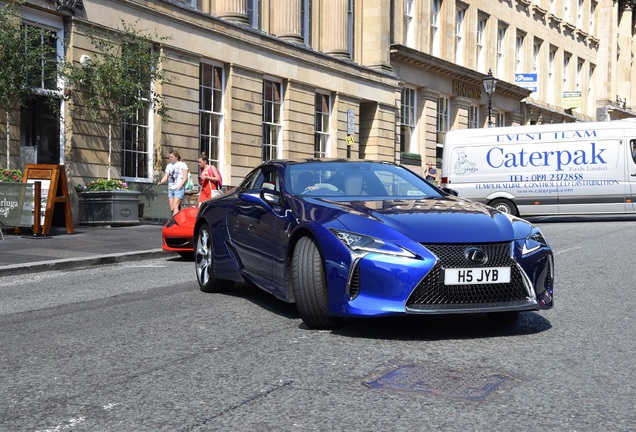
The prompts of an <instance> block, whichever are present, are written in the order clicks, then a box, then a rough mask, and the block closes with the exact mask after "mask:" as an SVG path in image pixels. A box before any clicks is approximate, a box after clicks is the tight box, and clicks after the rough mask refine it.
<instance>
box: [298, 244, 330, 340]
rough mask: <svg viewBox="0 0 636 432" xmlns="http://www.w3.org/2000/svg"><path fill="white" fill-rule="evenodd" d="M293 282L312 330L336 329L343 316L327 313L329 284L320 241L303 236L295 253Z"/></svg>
mask: <svg viewBox="0 0 636 432" xmlns="http://www.w3.org/2000/svg"><path fill="white" fill-rule="evenodd" d="M292 285H293V290H294V298H295V299H296V308H297V309H298V314H299V315H300V317H301V318H302V320H303V321H304V323H305V324H306V325H307V327H309V328H311V329H328V328H334V327H337V326H338V325H340V324H341V319H339V318H336V317H333V316H330V315H328V314H327V302H328V294H327V284H326V279H325V270H324V268H323V265H322V258H321V256H320V252H319V251H318V247H317V246H316V243H314V241H313V240H312V239H310V238H308V237H303V238H301V239H300V240H299V241H298V243H297V244H296V247H295V248H294V253H293V256H292Z"/></svg>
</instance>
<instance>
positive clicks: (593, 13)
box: [590, 1, 596, 36]
mask: <svg viewBox="0 0 636 432" xmlns="http://www.w3.org/2000/svg"><path fill="white" fill-rule="evenodd" d="M590 34H591V35H592V36H596V2H594V1H593V2H591V3H590Z"/></svg>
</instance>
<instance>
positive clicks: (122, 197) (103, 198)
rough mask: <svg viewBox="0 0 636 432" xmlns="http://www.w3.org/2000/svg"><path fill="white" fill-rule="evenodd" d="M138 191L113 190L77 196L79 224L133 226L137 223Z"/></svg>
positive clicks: (83, 193) (84, 193)
mask: <svg viewBox="0 0 636 432" xmlns="http://www.w3.org/2000/svg"><path fill="white" fill-rule="evenodd" d="M139 195H141V192H139V191H129V190H125V191H122V190H115V191H95V192H82V193H80V194H78V201H79V223H80V224H83V225H134V224H138V223H139Z"/></svg>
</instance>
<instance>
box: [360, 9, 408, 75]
mask: <svg viewBox="0 0 636 432" xmlns="http://www.w3.org/2000/svg"><path fill="white" fill-rule="evenodd" d="M391 3H392V2H391V1H389V0H364V9H362V26H363V28H364V29H365V35H364V38H363V40H362V49H361V53H360V54H361V57H362V64H363V65H365V66H368V67H370V68H373V69H381V70H387V71H391V70H392V67H391V49H390V47H391V13H390V12H391ZM400 6H402V2H400ZM400 11H401V9H400Z"/></svg>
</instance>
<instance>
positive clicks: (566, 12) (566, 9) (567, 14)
mask: <svg viewBox="0 0 636 432" xmlns="http://www.w3.org/2000/svg"><path fill="white" fill-rule="evenodd" d="M570 18H571V11H570V0H563V20H564V21H565V22H570Z"/></svg>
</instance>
